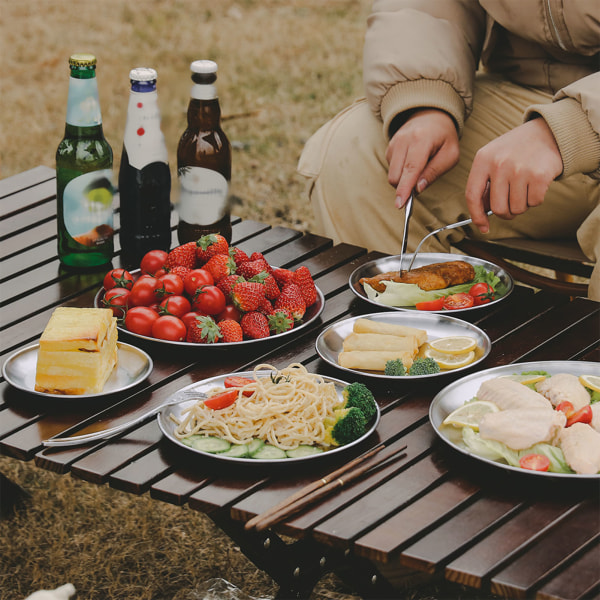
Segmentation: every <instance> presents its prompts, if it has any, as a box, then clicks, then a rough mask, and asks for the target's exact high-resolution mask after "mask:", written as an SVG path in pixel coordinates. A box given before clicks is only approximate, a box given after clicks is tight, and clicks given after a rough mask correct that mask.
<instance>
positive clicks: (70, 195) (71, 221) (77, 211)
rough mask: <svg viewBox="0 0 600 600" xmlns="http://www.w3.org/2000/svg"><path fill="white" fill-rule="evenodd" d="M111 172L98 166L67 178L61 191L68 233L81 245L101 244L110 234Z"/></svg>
mask: <svg viewBox="0 0 600 600" xmlns="http://www.w3.org/2000/svg"><path fill="white" fill-rule="evenodd" d="M111 177H112V171H111V170H110V169H101V170H99V171H92V172H90V173H84V174H83V175H79V176H77V177H75V179H71V181H69V183H67V185H66V186H65V189H64V192H63V214H64V221H65V228H66V230H67V232H68V233H69V235H70V236H71V237H72V238H73V239H74V240H75V241H76V242H79V243H80V244H82V245H83V246H88V247H93V246H101V245H102V244H103V243H104V242H105V241H106V240H107V239H110V238H112V236H113V196H114V187H113V185H112V183H111Z"/></svg>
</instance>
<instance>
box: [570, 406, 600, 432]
mask: <svg viewBox="0 0 600 600" xmlns="http://www.w3.org/2000/svg"><path fill="white" fill-rule="evenodd" d="M593 416H594V413H593V412H592V407H591V406H590V405H589V404H588V405H587V406H584V407H583V408H580V409H579V410H576V411H575V412H574V413H573V414H571V415H567V424H566V425H565V427H571V425H573V424H574V423H591V422H592V417H593Z"/></svg>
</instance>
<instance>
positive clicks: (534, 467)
mask: <svg viewBox="0 0 600 600" xmlns="http://www.w3.org/2000/svg"><path fill="white" fill-rule="evenodd" d="M519 465H521V468H522V469H529V470H531V471H547V470H548V469H549V468H550V459H549V458H548V457H547V456H544V455H543V454H526V455H525V456H522V457H521V458H520V459H519Z"/></svg>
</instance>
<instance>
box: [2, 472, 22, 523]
mask: <svg viewBox="0 0 600 600" xmlns="http://www.w3.org/2000/svg"><path fill="white" fill-rule="evenodd" d="M25 498H29V494H28V493H27V492H26V491H25V490H24V489H23V488H22V487H20V486H18V485H17V484H16V483H14V482H13V481H11V480H10V479H9V478H8V477H6V475H3V474H2V473H0V519H5V518H7V517H9V516H10V515H11V514H12V513H13V512H14V511H15V510H16V509H17V508H18V507H19V506H21V505H22V504H23V501H24V500H25Z"/></svg>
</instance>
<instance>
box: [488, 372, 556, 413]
mask: <svg viewBox="0 0 600 600" xmlns="http://www.w3.org/2000/svg"><path fill="white" fill-rule="evenodd" d="M477 399H478V400H485V401H487V402H493V403H494V404H495V405H496V406H497V407H498V408H499V409H500V410H509V409H517V408H545V409H550V410H552V405H551V404H550V401H549V400H547V399H546V398H544V396H542V395H541V394H539V393H538V392H536V391H534V390H532V389H531V388H529V387H527V386H526V385H523V384H522V383H519V382H518V381H514V380H513V379H509V378H508V377H496V378H494V379H488V380H487V381H484V382H483V383H482V384H481V386H480V387H479V391H478V392H477Z"/></svg>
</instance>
